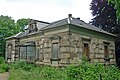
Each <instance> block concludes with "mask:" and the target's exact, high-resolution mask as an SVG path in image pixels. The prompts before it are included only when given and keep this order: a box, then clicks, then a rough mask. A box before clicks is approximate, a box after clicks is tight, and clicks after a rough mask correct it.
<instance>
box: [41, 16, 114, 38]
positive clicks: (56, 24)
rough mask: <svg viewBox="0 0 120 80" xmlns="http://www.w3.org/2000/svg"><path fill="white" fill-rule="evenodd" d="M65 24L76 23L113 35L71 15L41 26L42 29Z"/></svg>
mask: <svg viewBox="0 0 120 80" xmlns="http://www.w3.org/2000/svg"><path fill="white" fill-rule="evenodd" d="M65 24H72V25H76V26H79V27H82V28H86V29H89V30H93V31H97V32H101V33H105V34H108V35H112V36H115V35H114V34H111V33H109V32H107V31H104V30H102V29H100V28H98V27H95V26H93V25H90V24H88V23H85V22H84V21H82V20H80V19H79V18H73V17H68V18H65V19H62V20H59V21H55V22H52V23H50V24H49V25H47V26H46V27H44V28H42V30H45V29H49V28H53V27H58V26H61V25H65Z"/></svg>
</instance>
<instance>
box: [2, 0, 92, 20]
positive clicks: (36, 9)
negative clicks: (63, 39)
mask: <svg viewBox="0 0 120 80" xmlns="http://www.w3.org/2000/svg"><path fill="white" fill-rule="evenodd" d="M33 1H34V2H33ZM90 2H91V0H82V1H81V0H42V1H41V0H26V1H25V0H22V1H20V0H9V1H8V0H6V1H5V0H0V15H8V16H11V17H13V18H14V19H15V20H17V19H20V18H32V19H37V20H41V21H48V22H53V21H56V20H59V19H63V18H66V17H67V15H68V14H69V13H71V14H73V17H80V18H81V19H82V20H84V21H85V22H88V21H89V20H90V18H92V17H91V13H90V10H89V5H90Z"/></svg>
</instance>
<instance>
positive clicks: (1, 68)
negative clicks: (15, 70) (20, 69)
mask: <svg viewBox="0 0 120 80" xmlns="http://www.w3.org/2000/svg"><path fill="white" fill-rule="evenodd" d="M7 71H9V65H8V64H6V63H5V60H4V58H3V57H0V73H3V72H7Z"/></svg>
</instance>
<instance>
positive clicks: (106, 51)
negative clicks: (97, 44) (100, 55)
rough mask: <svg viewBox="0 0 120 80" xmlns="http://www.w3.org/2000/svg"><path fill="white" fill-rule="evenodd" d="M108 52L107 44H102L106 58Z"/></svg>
mask: <svg viewBox="0 0 120 80" xmlns="http://www.w3.org/2000/svg"><path fill="white" fill-rule="evenodd" d="M108 53H109V52H108V46H106V45H105V46H104V56H105V58H108V57H109V54H108Z"/></svg>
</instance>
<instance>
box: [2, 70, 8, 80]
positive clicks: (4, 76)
mask: <svg viewBox="0 0 120 80" xmlns="http://www.w3.org/2000/svg"><path fill="white" fill-rule="evenodd" d="M8 76H9V72H5V73H0V80H7V79H8Z"/></svg>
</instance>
